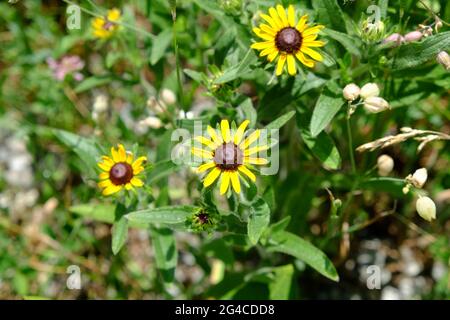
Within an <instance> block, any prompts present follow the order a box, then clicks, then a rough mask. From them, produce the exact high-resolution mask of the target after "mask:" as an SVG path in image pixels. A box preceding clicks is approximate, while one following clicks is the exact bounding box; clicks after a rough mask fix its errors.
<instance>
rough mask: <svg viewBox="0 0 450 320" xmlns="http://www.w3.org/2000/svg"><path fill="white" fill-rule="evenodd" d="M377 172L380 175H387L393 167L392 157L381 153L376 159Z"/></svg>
mask: <svg viewBox="0 0 450 320" xmlns="http://www.w3.org/2000/svg"><path fill="white" fill-rule="evenodd" d="M377 167H378V174H379V175H380V176H382V177H385V176H387V175H389V173H391V172H392V169H394V159H392V157H390V156H388V155H387V154H382V155H381V156H379V157H378V159H377Z"/></svg>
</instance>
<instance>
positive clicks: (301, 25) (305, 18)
mask: <svg viewBox="0 0 450 320" xmlns="http://www.w3.org/2000/svg"><path fill="white" fill-rule="evenodd" d="M306 21H308V15H307V14H305V15H304V16H302V17H301V18H300V20H299V21H298V23H297V25H296V26H295V28H296V29H297V30H298V31H299V32H303V30H305V28H306V26H307V25H306ZM302 36H303V34H302Z"/></svg>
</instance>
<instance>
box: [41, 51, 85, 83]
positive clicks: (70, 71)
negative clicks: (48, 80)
mask: <svg viewBox="0 0 450 320" xmlns="http://www.w3.org/2000/svg"><path fill="white" fill-rule="evenodd" d="M47 65H48V66H49V68H50V69H51V70H52V71H53V76H54V77H55V79H56V80H58V81H63V80H64V79H65V78H66V76H67V75H72V76H73V78H74V79H75V80H77V81H81V80H83V75H82V74H81V73H80V72H78V71H80V70H81V69H83V68H84V61H83V60H81V58H80V57H79V56H64V57H62V58H61V59H60V60H55V59H53V58H48V59H47Z"/></svg>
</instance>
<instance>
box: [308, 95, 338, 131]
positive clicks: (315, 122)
mask: <svg viewBox="0 0 450 320" xmlns="http://www.w3.org/2000/svg"><path fill="white" fill-rule="evenodd" d="M344 103H345V101H344V99H343V98H342V96H338V95H336V94H335V93H333V92H331V90H329V89H328V88H327V87H325V89H324V90H323V92H322V94H321V95H320V97H319V99H318V100H317V103H316V106H315V107H314V111H313V114H312V118H311V125H310V128H311V135H312V137H313V138H314V137H317V135H318V134H319V133H321V132H322V130H323V129H325V128H326V126H327V125H328V124H329V123H330V122H331V120H333V118H334V116H335V115H336V114H337V113H338V112H339V110H340V109H341V107H342V105H343V104H344Z"/></svg>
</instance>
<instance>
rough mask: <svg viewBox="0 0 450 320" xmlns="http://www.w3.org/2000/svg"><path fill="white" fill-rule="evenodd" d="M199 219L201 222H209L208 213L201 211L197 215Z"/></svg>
mask: <svg viewBox="0 0 450 320" xmlns="http://www.w3.org/2000/svg"><path fill="white" fill-rule="evenodd" d="M197 219H198V221H199V222H200V224H207V223H208V222H209V217H208V215H207V214H206V213H200V214H199V215H198V216H197Z"/></svg>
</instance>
